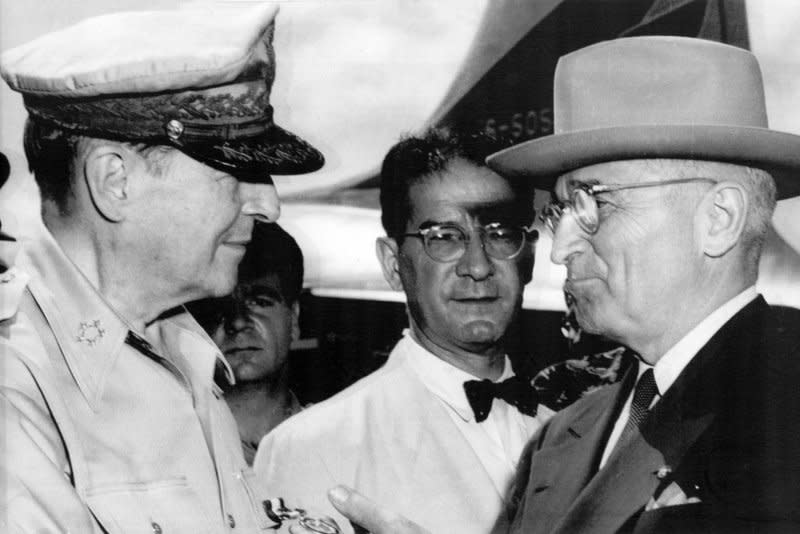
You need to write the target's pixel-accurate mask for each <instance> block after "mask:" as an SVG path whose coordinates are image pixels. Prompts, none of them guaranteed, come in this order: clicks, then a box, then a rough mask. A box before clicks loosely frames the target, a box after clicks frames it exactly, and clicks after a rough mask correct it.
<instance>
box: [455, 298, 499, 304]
mask: <svg viewBox="0 0 800 534" xmlns="http://www.w3.org/2000/svg"><path fill="white" fill-rule="evenodd" d="M497 300H499V297H455V298H453V301H455V302H458V303H460V304H491V303H493V302H496V301H497Z"/></svg>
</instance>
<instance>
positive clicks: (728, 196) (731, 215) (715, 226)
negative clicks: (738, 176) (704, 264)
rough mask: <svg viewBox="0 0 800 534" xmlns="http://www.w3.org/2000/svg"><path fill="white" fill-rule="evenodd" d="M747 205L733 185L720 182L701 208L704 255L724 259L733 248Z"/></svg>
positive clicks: (742, 191)
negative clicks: (703, 220) (703, 218)
mask: <svg viewBox="0 0 800 534" xmlns="http://www.w3.org/2000/svg"><path fill="white" fill-rule="evenodd" d="M748 205H749V199H748V197H747V193H746V191H745V190H744V188H742V186H741V185H739V184H737V183H735V182H720V183H718V184H716V185H715V186H714V187H713V188H712V190H711V191H709V193H708V195H707V196H706V201H705V202H704V203H703V208H702V214H703V215H704V216H705V225H704V226H703V228H704V234H703V236H702V239H703V241H702V243H703V252H704V253H705V254H706V255H707V256H711V257H713V258H717V257H720V256H723V255H725V254H726V253H727V252H728V251H730V250H731V249H732V248H733V247H734V246H736V244H737V243H738V242H739V239H740V238H741V235H742V230H743V229H744V224H745V221H746V219H747V209H748Z"/></svg>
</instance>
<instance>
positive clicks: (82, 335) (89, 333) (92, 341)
mask: <svg viewBox="0 0 800 534" xmlns="http://www.w3.org/2000/svg"><path fill="white" fill-rule="evenodd" d="M105 333H106V331H105V330H104V329H103V327H102V326H100V320H99V319H95V320H94V321H88V322H85V323H84V322H82V323H81V326H80V331H79V332H78V337H77V338H76V339H77V340H78V342H79V343H86V344H87V345H89V346H90V347H94V346H95V345H96V344H97V342H98V341H100V339H102V337H103V336H104V335H105Z"/></svg>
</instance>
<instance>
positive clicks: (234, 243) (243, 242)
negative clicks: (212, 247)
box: [222, 239, 250, 248]
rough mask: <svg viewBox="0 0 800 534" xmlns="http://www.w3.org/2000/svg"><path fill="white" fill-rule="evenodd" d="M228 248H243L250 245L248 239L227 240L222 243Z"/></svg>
mask: <svg viewBox="0 0 800 534" xmlns="http://www.w3.org/2000/svg"><path fill="white" fill-rule="evenodd" d="M222 244H223V245H226V246H229V247H237V248H245V247H247V245H249V244H250V240H249V239H228V240H227V241H224V242H223V243H222Z"/></svg>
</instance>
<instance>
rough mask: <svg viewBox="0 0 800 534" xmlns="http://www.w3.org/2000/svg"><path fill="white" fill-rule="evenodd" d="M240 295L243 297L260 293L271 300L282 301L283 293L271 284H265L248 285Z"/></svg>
mask: <svg viewBox="0 0 800 534" xmlns="http://www.w3.org/2000/svg"><path fill="white" fill-rule="evenodd" d="M242 295H243V296H245V297H251V296H253V295H260V296H265V297H268V298H271V299H272V300H274V301H277V302H283V295H282V294H281V292H280V291H278V290H277V289H276V288H275V287H273V286H265V285H253V286H249V287H247V288H246V289H245V290H244V291H243V292H242Z"/></svg>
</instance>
